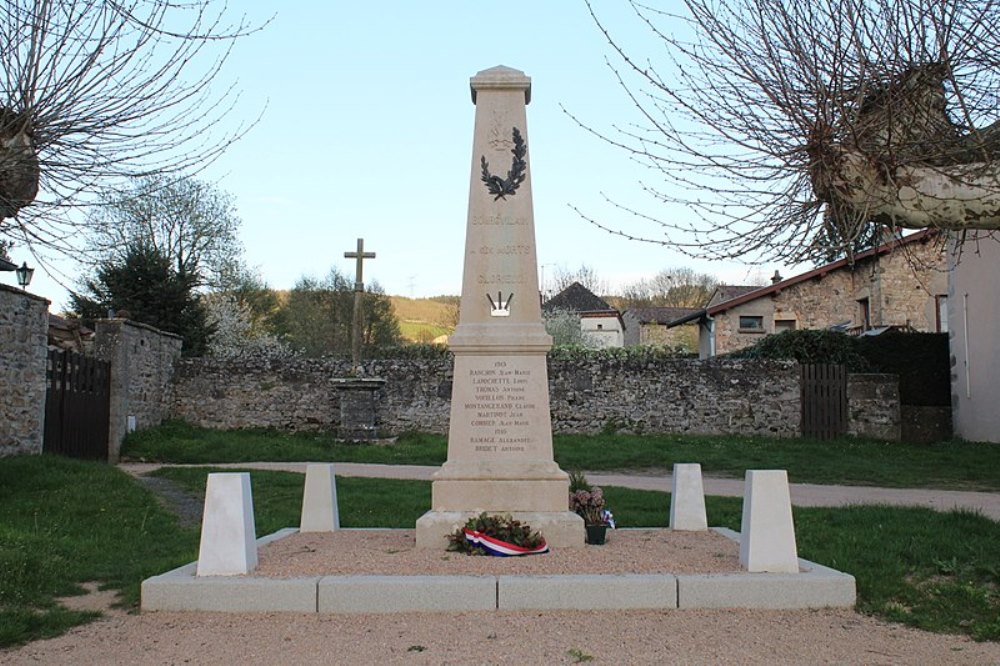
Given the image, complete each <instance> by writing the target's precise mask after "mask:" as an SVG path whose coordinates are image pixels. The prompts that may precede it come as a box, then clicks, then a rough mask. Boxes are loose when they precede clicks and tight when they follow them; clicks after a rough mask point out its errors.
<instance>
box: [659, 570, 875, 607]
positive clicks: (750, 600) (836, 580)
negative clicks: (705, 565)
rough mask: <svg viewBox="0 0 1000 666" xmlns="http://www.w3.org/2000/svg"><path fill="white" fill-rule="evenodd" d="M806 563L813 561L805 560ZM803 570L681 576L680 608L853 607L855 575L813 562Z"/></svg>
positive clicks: (679, 579)
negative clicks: (793, 572)
mask: <svg viewBox="0 0 1000 666" xmlns="http://www.w3.org/2000/svg"><path fill="white" fill-rule="evenodd" d="M801 562H802V565H803V567H804V568H805V567H808V566H809V565H811V564H812V563H810V562H807V561H805V560H802V561H801ZM813 566H814V567H815V569H813V570H812V571H806V572H804V573H800V574H774V573H760V574H698V575H679V576H677V605H678V607H679V608H770V609H779V608H827V607H838V608H849V607H852V606H854V603H855V601H856V598H857V597H856V592H855V583H854V577H853V576H849V575H847V574H843V573H840V572H838V571H834V570H832V569H827V568H826V567H820V566H818V565H813Z"/></svg>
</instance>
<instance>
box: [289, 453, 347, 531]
mask: <svg viewBox="0 0 1000 666" xmlns="http://www.w3.org/2000/svg"><path fill="white" fill-rule="evenodd" d="M299 529H300V530H301V531H303V532H333V531H334V530H339V529H340V508H339V507H338V505H337V477H336V475H335V474H334V468H333V465H329V464H324V465H307V466H306V484H305V489H304V490H303V492H302V518H301V520H300V522H299Z"/></svg>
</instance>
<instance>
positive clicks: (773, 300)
mask: <svg viewBox="0 0 1000 666" xmlns="http://www.w3.org/2000/svg"><path fill="white" fill-rule="evenodd" d="M940 240H941V239H940V238H939V236H938V235H937V234H936V233H935V232H933V231H921V232H918V233H915V234H911V235H909V236H905V237H903V238H897V239H894V240H892V241H890V242H888V243H886V244H884V245H881V246H879V247H878V248H875V249H873V250H868V251H866V252H863V253H860V254H858V255H855V257H854V263H853V264H852V263H850V262H849V261H848V260H847V259H840V260H838V261H834V262H832V263H829V264H825V265H823V266H819V267H817V268H814V269H813V270H811V271H807V272H805V273H802V274H800V275H796V276H794V277H790V278H787V279H782V278H781V277H780V275H777V274H775V278H774V279H773V280H772V283H771V284H770V285H766V286H763V287H735V288H734V287H720V288H719V289H718V290H717V291H716V293H715V294H713V296H712V299H711V300H710V301H709V304H708V305H707V306H706V307H705V308H704V309H702V310H699V311H696V312H694V313H692V314H689V315H687V316H684V317H680V318H678V319H675V320H674V321H672V322H671V323H670V324H669V326H671V327H676V326H680V325H683V324H687V323H690V322H697V324H698V330H699V335H698V353H699V356H700V357H701V358H708V357H711V356H715V355H717V354H725V353H728V352H732V351H736V350H737V349H743V348H745V347H749V346H751V345H753V344H754V343H756V342H757V341H758V340H759V339H760V338H761V337H762V336H764V335H768V334H770V333H780V332H781V331H787V330H795V329H828V328H836V329H839V330H844V331H847V332H849V333H853V334H861V333H865V332H867V331H871V330H877V329H885V328H889V327H899V328H906V329H911V330H916V331H925V332H944V331H947V329H948V318H947V302H948V278H947V268H948V267H947V260H946V252H945V249H944V247H943V245H942V243H941V242H940Z"/></svg>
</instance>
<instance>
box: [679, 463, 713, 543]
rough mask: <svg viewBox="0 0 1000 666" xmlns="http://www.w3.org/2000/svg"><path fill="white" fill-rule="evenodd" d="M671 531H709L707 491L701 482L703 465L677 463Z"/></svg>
mask: <svg viewBox="0 0 1000 666" xmlns="http://www.w3.org/2000/svg"><path fill="white" fill-rule="evenodd" d="M670 529H672V530H682V531H687V532H705V531H707V530H708V514H707V513H706V512H705V489H704V486H703V484H702V481H701V465H700V464H698V463H676V464H675V465H674V477H673V488H672V490H671V493H670Z"/></svg>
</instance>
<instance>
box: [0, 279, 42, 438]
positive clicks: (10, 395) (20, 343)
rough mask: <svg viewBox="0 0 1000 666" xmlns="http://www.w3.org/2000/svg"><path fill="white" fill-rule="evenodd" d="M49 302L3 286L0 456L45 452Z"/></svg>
mask: <svg viewBox="0 0 1000 666" xmlns="http://www.w3.org/2000/svg"><path fill="white" fill-rule="evenodd" d="M48 328H49V302H48V301H47V300H45V299H44V298H39V297H38V296H33V295H32V294H28V293H26V292H24V291H21V290H20V289H14V288H12V287H8V286H6V285H0V456H5V455H15V454H19V453H41V452H42V439H43V436H44V434H45V367H46V363H47V359H46V336H47V332H48Z"/></svg>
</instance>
